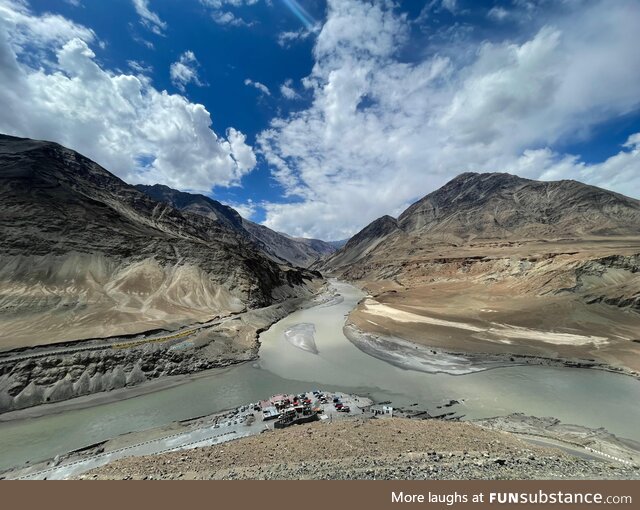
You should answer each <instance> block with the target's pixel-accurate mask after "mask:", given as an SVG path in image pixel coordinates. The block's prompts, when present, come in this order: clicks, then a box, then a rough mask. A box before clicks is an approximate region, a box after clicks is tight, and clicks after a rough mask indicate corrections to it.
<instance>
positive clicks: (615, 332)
mask: <svg viewBox="0 0 640 510" xmlns="http://www.w3.org/2000/svg"><path fill="white" fill-rule="evenodd" d="M639 261H640V240H639V239H637V238H619V239H611V238H608V239H592V240H588V241H570V240H566V241H563V240H560V241H553V242H551V241H550V242H541V241H538V242H506V243H498V242H496V243H489V242H483V243H478V244H469V245H466V246H455V247H454V246H446V245H441V246H439V247H435V248H433V249H432V250H420V249H417V250H416V253H414V254H412V256H411V257H410V258H409V259H407V260H403V261H402V262H401V263H398V262H396V260H394V256H393V252H390V253H389V256H388V259H387V260H380V259H377V260H376V261H375V265H374V266H373V267H372V266H368V267H366V274H367V277H365V278H364V279H358V278H353V277H354V276H358V275H356V274H353V273H351V274H350V276H351V277H352V278H353V280H352V281H354V283H356V284H358V285H360V286H361V287H362V288H364V289H365V291H367V292H368V293H369V297H367V298H366V299H364V300H363V301H362V302H361V303H360V304H359V306H358V307H357V309H356V310H354V312H353V313H351V315H350V316H349V321H348V322H349V323H351V324H352V325H353V326H355V327H356V328H357V329H358V330H360V331H361V332H363V333H364V334H371V335H374V336H377V337H379V338H384V339H387V340H389V339H391V340H392V339H393V338H400V339H404V340H409V341H411V342H414V343H416V344H419V345H421V346H425V347H432V348H434V349H438V350H442V351H444V352H449V353H467V354H471V355H474V356H475V357H477V356H476V355H481V354H486V355H487V359H492V358H493V359H495V357H496V356H500V357H502V358H504V357H505V355H508V356H507V359H506V360H504V359H503V361H506V362H507V363H508V362H509V361H511V362H513V363H529V362H535V363H538V362H540V359H549V360H563V361H568V362H570V363H572V365H571V366H593V367H596V368H605V369H611V370H616V371H621V372H623V373H627V374H630V375H635V376H637V375H638V373H639V372H640V333H639V332H640V305H639V303H640V301H639V299H640V276H639V274H640V273H639V272H638V271H639V267H638V262H639ZM371 274H374V275H375V278H371V277H370V275H371ZM510 356H513V357H514V358H513V359H509V357H510Z"/></svg>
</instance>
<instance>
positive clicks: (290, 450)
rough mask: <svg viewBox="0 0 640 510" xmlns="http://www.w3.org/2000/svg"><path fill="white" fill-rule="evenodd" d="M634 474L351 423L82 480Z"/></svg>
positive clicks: (106, 470) (546, 453) (496, 439)
mask: <svg viewBox="0 0 640 510" xmlns="http://www.w3.org/2000/svg"><path fill="white" fill-rule="evenodd" d="M637 476H638V472H637V470H635V469H634V468H630V467H622V466H615V465H607V464H605V463H601V462H598V461H588V460H584V459H577V458H573V457H569V456H567V455H565V454H563V453H561V452H559V451H558V450H555V449H551V448H543V447H537V446H532V445H529V444H527V443H525V442H523V441H521V440H519V439H517V438H515V437H514V436H512V435H510V434H506V433H501V432H494V431H490V430H486V429H483V428H481V427H479V426H477V425H473V424H470V423H456V422H445V421H436V420H429V421H419V420H407V419H399V418H394V419H378V420H376V419H361V418H358V419H353V420H347V421H343V422H334V423H314V424H311V425H305V426H297V427H292V428H289V429H286V430H283V431H271V432H266V433H263V434H261V435H259V436H253V437H249V438H244V439H240V440H237V441H233V442H230V443H226V444H222V445H217V446H213V447H206V448H199V449H195V450H187V451H181V452H175V453H168V454H163V455H157V456H152V457H140V458H129V459H123V460H120V461H117V462H115V463H113V464H110V465H108V466H105V467H103V468H100V469H97V470H95V471H93V472H89V473H87V474H85V475H83V476H82V478H84V479H95V478H99V479H113V478H115V479H123V478H124V479H131V478H133V479H148V478H153V479H176V478H178V479H194V478H195V479H233V478H249V479H255V478H257V479H263V478H267V479H273V478H277V479H282V478H284V479H305V478H307V479H308V478H311V479H316V478H338V479H340V478H347V479H349V478H357V479H361V478H383V479H393V478H445V479H447V478H461V479H472V478H607V477H611V478H630V477H637Z"/></svg>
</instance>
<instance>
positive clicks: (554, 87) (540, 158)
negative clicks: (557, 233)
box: [0, 0, 640, 240]
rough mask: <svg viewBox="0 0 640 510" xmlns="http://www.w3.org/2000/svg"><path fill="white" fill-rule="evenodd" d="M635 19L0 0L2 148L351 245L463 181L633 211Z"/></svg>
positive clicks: (193, 2) (366, 7) (281, 3)
mask: <svg viewBox="0 0 640 510" xmlns="http://www.w3.org/2000/svg"><path fill="white" fill-rule="evenodd" d="M637 26H640V3H639V2H637V1H635V0H620V1H619V2H616V3H615V4H613V5H612V4H611V3H610V2H606V1H604V0H600V1H597V0H593V1H590V0H561V1H556V2H551V1H550V0H504V1H499V2H494V1H487V2H478V1H471V0H469V1H465V0H457V1H456V0H411V1H410V0H407V1H396V2H392V1H391V0H379V1H376V0H373V1H368V0H329V1H328V2H326V1H325V0H298V1H295V0H184V1H180V2H178V1H175V0H110V1H109V2H103V1H97V0H46V1H45V0H30V1H27V0H0V45H2V46H1V47H0V66H2V69H0V71H2V74H0V87H1V89H2V92H0V106H3V105H4V107H3V108H2V109H1V110H0V131H2V132H7V133H11V134H15V135H19V136H29V137H34V138H46V139H52V140H55V141H58V142H60V143H63V144H65V145H67V146H70V147H71V148H73V149H76V150H78V151H80V152H83V153H84V154H86V155H88V156H89V157H91V158H93V159H95V160H96V161H98V162H99V163H100V164H102V165H103V166H105V167H106V168H107V169H108V170H110V171H112V172H113V173H115V174H117V175H119V176H120V177H122V178H123V179H125V180H126V181H128V182H132V183H137V182H144V183H155V182H161V183H163V184H167V185H169V186H172V187H176V188H180V189H183V190H191V191H196V192H202V193H206V194H209V195H210V196H212V197H214V198H216V199H218V200H220V201H222V202H225V203H230V204H231V205H233V206H235V207H237V208H238V210H239V211H240V212H241V213H243V214H244V215H245V216H248V217H250V218H251V219H253V220H254V221H259V222H264V223H265V224H267V225H268V226H270V227H271V228H274V229H277V230H281V231H285V232H288V233H290V234H293V235H304V236H313V237H319V238H324V239H328V240H330V239H341V238H345V237H348V236H349V235H351V234H353V233H355V232H356V231H357V230H359V229H360V228H362V227H363V226H364V225H366V224H367V223H368V222H370V221H372V220H373V219H375V218H376V217H379V216H381V215H383V214H392V215H397V214H399V213H400V212H401V211H402V210H403V209H404V208H406V207H407V206H408V205H409V204H410V203H412V202H413V201H415V200H416V199H418V198H420V197H422V196H423V195H425V194H427V193H428V192H430V191H432V190H434V189H436V188H437V187H438V186H440V185H442V184H444V183H445V182H446V181H447V180H449V179H451V178H453V177H454V176H455V175H457V174H458V173H461V172H464V171H508V172H512V173H516V174H518V175H521V176H524V177H530V178H536V179H563V178H566V179H578V180H581V181H583V182H588V183H592V184H595V185H598V186H602V187H605V188H608V189H612V190H614V191H618V192H622V193H625V194H627V195H631V196H635V197H639V196H640V161H639V160H640V156H639V155H638V154H639V151H640V134H638V133H640V57H639V56H638V52H637V48H638V47H640V35H639V34H638V30H637Z"/></svg>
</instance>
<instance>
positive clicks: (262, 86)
mask: <svg viewBox="0 0 640 510" xmlns="http://www.w3.org/2000/svg"><path fill="white" fill-rule="evenodd" d="M244 84H245V85H246V86H247V87H254V88H255V89H257V90H259V91H260V92H261V93H262V94H264V95H266V96H270V95H271V91H270V90H269V87H267V86H266V85H265V84H264V83H260V82H259V81H253V80H250V79H249V78H247V79H246V80H244Z"/></svg>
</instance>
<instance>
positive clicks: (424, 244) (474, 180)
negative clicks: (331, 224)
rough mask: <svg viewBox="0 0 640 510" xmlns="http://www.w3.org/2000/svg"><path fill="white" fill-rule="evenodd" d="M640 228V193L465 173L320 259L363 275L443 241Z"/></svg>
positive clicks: (593, 234)
mask: <svg viewBox="0 0 640 510" xmlns="http://www.w3.org/2000/svg"><path fill="white" fill-rule="evenodd" d="M639 235H640V201H638V200H635V199H632V198H629V197H625V196H623V195H620V194H618V193H613V192H611V191H607V190H604V189H601V188H597V187H595V186H589V185H586V184H582V183H580V182H577V181H557V182H540V181H534V180H529V179H523V178H521V177H517V176H515V175H510V174H506V173H487V174H477V173H464V174H461V175H459V176H458V177H456V178H455V179H453V180H451V181H450V182H448V183H447V184H445V185H444V186H443V187H442V188H440V189H438V190H436V191H434V192H433V193H430V194H428V195H427V196H425V197H424V198H422V199H421V200H419V201H417V202H416V203H414V204H413V205H412V206H410V207H409V208H408V209H407V210H406V211H404V212H403V213H402V214H401V215H400V216H399V217H398V218H397V219H396V218H392V217H391V216H383V217H381V218H378V219H377V220H375V221H374V222H372V223H371V224H369V225H367V226H366V227H365V228H364V229H362V230H361V231H360V232H358V233H357V234H356V235H354V236H353V237H352V238H351V239H350V240H349V241H348V242H347V243H346V245H345V246H344V247H342V248H341V249H340V250H339V251H337V252H336V253H334V254H333V255H332V256H330V257H328V258H327V259H326V260H324V261H323V262H322V264H318V266H319V267H321V268H322V270H325V271H334V272H340V271H343V270H348V271H349V272H350V274H351V275H353V274H355V273H359V274H360V273H362V274H363V276H364V274H365V273H367V271H368V269H367V268H369V269H372V268H373V267H378V266H380V265H381V264H385V263H389V264H400V263H401V262H402V261H403V260H405V259H407V258H408V257H411V256H415V255H417V254H419V253H421V252H428V251H431V250H434V249H437V248H438V247H443V246H444V247H447V246H449V247H455V246H465V245H470V244H476V245H477V244H485V245H486V244H488V243H491V242H504V241H509V242H523V241H525V242H526V241H532V240H544V241H549V240H558V239H590V238H594V239H595V238H607V237H613V236H617V237H620V236H639ZM394 261H395V262H394ZM354 265H356V266H358V269H356V268H355V266H354Z"/></svg>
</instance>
